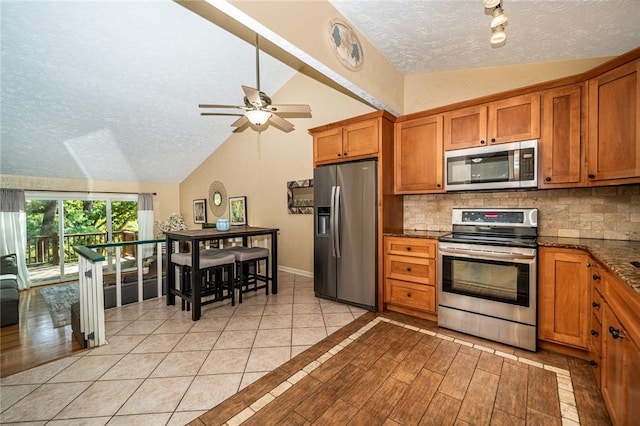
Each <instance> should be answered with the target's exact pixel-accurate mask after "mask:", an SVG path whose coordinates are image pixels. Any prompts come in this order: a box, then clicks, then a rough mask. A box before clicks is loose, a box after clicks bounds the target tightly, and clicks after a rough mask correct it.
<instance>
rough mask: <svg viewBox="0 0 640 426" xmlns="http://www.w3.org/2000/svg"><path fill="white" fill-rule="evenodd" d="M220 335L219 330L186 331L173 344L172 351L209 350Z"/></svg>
mask: <svg viewBox="0 0 640 426" xmlns="http://www.w3.org/2000/svg"><path fill="white" fill-rule="evenodd" d="M218 337H220V332H219V331H209V332H206V333H188V334H185V335H184V337H183V338H182V339H181V340H180V341H179V342H178V344H177V345H175V346H174V348H173V351H172V352H188V351H209V350H211V349H212V348H213V345H215V343H216V341H217V340H218Z"/></svg>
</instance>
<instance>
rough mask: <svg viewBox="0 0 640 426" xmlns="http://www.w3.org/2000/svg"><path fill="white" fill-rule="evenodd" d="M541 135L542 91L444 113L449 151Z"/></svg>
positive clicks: (445, 139)
mask: <svg viewBox="0 0 640 426" xmlns="http://www.w3.org/2000/svg"><path fill="white" fill-rule="evenodd" d="M539 137H540V97H539V95H538V94H530V95H523V96H516V97H512V98H507V99H503V100H499V101H495V102H491V103H488V104H483V105H477V106H472V107H468V108H464V109H460V110H454V111H449V112H447V113H445V114H444V149H445V151H451V150H454V149H461V148H473V147H477V146H483V145H489V144H498V143H507V142H517V141H522V140H528V139H538V138H539Z"/></svg>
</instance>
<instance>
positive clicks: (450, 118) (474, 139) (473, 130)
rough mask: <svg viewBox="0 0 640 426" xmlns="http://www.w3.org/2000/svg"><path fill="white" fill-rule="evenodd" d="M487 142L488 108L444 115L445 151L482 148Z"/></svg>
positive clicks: (481, 107) (479, 107) (473, 108)
mask: <svg viewBox="0 0 640 426" xmlns="http://www.w3.org/2000/svg"><path fill="white" fill-rule="evenodd" d="M486 142H487V106H486V105H480V106H473V107H469V108H464V109H460V110H457V111H450V112H447V113H446V114H444V150H445V151H451V150H454V149H461V148H472V147H474V146H482V145H485V144H486Z"/></svg>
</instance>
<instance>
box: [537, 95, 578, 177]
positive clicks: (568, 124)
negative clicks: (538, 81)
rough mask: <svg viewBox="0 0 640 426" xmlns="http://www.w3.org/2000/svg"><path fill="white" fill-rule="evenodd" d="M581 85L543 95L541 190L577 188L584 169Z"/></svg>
mask: <svg viewBox="0 0 640 426" xmlns="http://www.w3.org/2000/svg"><path fill="white" fill-rule="evenodd" d="M581 96H582V90H581V86H580V85H576V86H571V87H566V88H562V89H557V90H552V91H550V92H546V93H544V94H543V95H542V132H541V136H540V143H539V145H538V149H539V150H540V152H539V156H538V158H539V159H540V168H539V169H538V170H539V171H540V179H539V181H538V182H539V183H538V187H540V188H559V187H574V186H578V185H579V184H580V180H581V179H580V176H581V169H582V161H581V149H580V147H581V139H580V117H581V112H580V111H581V109H580V105H581Z"/></svg>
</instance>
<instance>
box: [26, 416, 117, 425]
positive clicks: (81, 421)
mask: <svg viewBox="0 0 640 426" xmlns="http://www.w3.org/2000/svg"><path fill="white" fill-rule="evenodd" d="M109 420H111V417H110V416H104V417H82V418H77V419H64V420H51V421H50V422H46V424H47V426H104V425H106V424H107V423H109ZM39 424H40V423H31V422H29V423H21V425H22V426H36V425H39ZM44 424H45V422H43V423H42V425H44Z"/></svg>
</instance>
